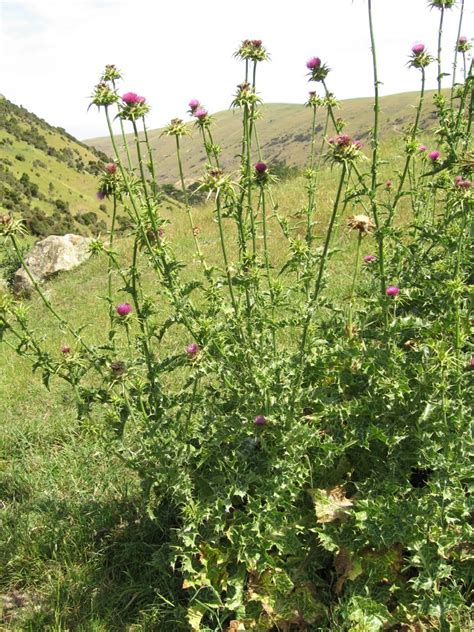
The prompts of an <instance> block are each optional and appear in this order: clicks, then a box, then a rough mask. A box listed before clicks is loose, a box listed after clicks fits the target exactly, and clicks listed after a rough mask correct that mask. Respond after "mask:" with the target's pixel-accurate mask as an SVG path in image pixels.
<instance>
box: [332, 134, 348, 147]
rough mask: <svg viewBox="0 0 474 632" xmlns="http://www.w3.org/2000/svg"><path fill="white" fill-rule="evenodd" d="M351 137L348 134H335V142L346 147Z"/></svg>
mask: <svg viewBox="0 0 474 632" xmlns="http://www.w3.org/2000/svg"><path fill="white" fill-rule="evenodd" d="M351 142H352V141H351V137H350V136H349V134H339V136H337V138H336V143H337V144H338V145H339V146H340V147H348V146H349V145H350V144H351Z"/></svg>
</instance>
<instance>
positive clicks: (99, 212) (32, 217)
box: [0, 97, 108, 235]
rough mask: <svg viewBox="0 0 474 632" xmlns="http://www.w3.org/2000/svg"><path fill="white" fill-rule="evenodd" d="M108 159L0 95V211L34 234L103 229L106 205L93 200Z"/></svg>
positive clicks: (106, 212) (106, 210) (91, 231)
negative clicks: (22, 224)
mask: <svg viewBox="0 0 474 632" xmlns="http://www.w3.org/2000/svg"><path fill="white" fill-rule="evenodd" d="M107 160H108V158H107V156H106V155H105V154H103V153H102V152H100V151H98V150H96V149H94V148H91V147H88V146H87V145H85V144H83V143H81V142H80V141H78V140H76V139H75V138H74V137H72V136H71V135H70V134H68V133H67V132H66V131H65V130H64V129H60V128H57V127H52V126H51V125H49V124H48V123H46V122H45V121H44V120H42V119H40V118H38V117H37V116H35V115H34V114H32V113H31V112H28V111H27V110H25V109H24V108H23V107H19V106H17V105H14V104H13V103H11V102H10V101H8V100H7V99H6V98H4V97H0V200H1V201H0V209H1V212H8V213H12V214H13V215H14V216H16V217H22V218H23V219H24V221H25V223H26V225H27V227H28V229H29V231H30V232H31V233H32V234H34V235H46V234H51V233H56V234H58V233H59V234H63V233H66V232H79V233H83V234H90V233H95V232H98V231H100V230H103V229H105V228H106V221H107V216H108V209H107V205H106V204H103V203H101V202H100V201H99V200H97V198H96V191H97V178H96V176H97V174H98V173H99V170H100V165H101V164H103V162H104V161H107Z"/></svg>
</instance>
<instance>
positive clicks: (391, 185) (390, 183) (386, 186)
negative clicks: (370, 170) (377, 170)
mask: <svg viewBox="0 0 474 632" xmlns="http://www.w3.org/2000/svg"><path fill="white" fill-rule="evenodd" d="M392 187H393V182H392V181H391V180H387V182H386V183H385V188H386V189H387V191H390V189H391V188H392Z"/></svg>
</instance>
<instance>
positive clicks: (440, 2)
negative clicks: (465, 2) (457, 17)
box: [428, 0, 456, 9]
mask: <svg viewBox="0 0 474 632" xmlns="http://www.w3.org/2000/svg"><path fill="white" fill-rule="evenodd" d="M455 4H456V0H429V2H428V6H429V7H430V8H431V9H452V8H453V7H454V5H455Z"/></svg>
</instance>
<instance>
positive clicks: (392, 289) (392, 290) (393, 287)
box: [385, 285, 400, 296]
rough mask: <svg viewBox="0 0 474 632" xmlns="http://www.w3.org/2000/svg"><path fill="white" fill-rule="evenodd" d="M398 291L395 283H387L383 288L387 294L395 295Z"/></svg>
mask: <svg viewBox="0 0 474 632" xmlns="http://www.w3.org/2000/svg"><path fill="white" fill-rule="evenodd" d="M399 292H400V288H399V287H397V286H396V285H389V286H388V288H387V289H386V290H385V293H386V294H387V296H396V295H397V294H398V293H399Z"/></svg>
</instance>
